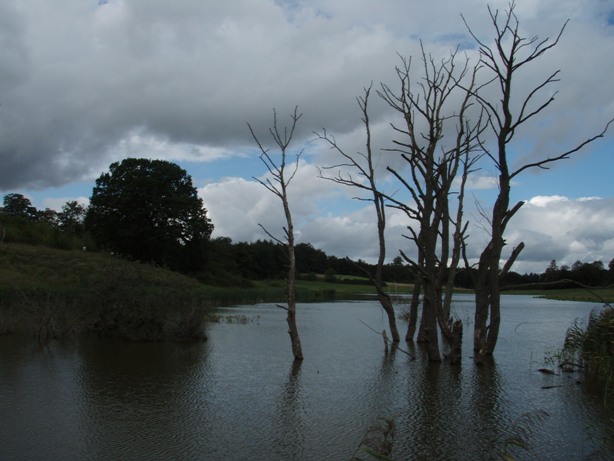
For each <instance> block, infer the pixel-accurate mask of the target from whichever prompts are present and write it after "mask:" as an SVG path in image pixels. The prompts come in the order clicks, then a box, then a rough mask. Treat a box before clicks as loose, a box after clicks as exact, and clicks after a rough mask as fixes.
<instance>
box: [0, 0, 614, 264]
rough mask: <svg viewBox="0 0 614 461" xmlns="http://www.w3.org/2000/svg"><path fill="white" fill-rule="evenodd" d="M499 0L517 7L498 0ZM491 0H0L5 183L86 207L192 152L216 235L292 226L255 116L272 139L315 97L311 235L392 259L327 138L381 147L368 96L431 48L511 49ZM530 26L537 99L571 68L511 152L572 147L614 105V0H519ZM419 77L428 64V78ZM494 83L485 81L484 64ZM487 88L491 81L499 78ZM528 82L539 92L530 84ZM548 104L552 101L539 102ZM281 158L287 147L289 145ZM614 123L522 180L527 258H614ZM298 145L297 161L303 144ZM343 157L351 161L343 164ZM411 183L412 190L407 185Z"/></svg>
mask: <svg viewBox="0 0 614 461" xmlns="http://www.w3.org/2000/svg"><path fill="white" fill-rule="evenodd" d="M489 4H490V6H491V8H492V9H493V11H494V10H497V9H499V10H501V11H502V10H505V9H506V8H507V7H508V5H509V3H508V2H507V1H498V0H493V1H491V2H490V3H489ZM486 5H487V4H486V2H481V1H477V0H439V1H437V2H426V1H424V0H385V1H381V0H378V1H375V0H351V1H350V0H311V1H309V0H225V1H221V0H220V1H212V0H211V1H202V0H182V1H178V2H169V1H167V0H64V1H62V2H51V1H48V0H26V1H21V2H11V1H5V0H0V194H2V195H5V194H8V193H13V192H15V193H21V194H24V195H25V196H27V197H28V198H30V200H31V201H32V203H33V205H34V206H36V207H37V208H38V209H44V208H46V207H49V208H53V209H56V210H59V209H60V208H61V206H62V205H63V204H64V203H66V202H67V201H69V200H79V201H80V202H82V203H87V200H88V198H89V197H90V195H91V192H92V188H93V186H94V183H95V180H96V178H97V177H99V176H100V175H101V174H102V173H103V172H105V171H108V166H109V164H110V163H112V162H116V161H121V160H122V159H124V158H127V157H144V158H152V159H154V158H155V159H164V160H169V161H172V162H175V163H177V164H179V165H180V166H181V167H182V168H184V169H185V170H186V171H187V173H188V174H190V175H191V177H192V180H193V183H194V185H195V187H197V188H198V191H199V194H200V196H201V197H202V199H203V201H204V204H205V207H206V208H207V210H208V214H209V217H210V218H211V220H212V222H213V224H214V226H215V231H214V236H215V237H217V236H225V237H230V238H231V239H232V240H233V241H236V242H238V241H254V240H257V239H265V238H267V235H266V234H265V233H264V232H263V230H262V229H261V227H260V226H259V224H262V225H263V226H265V227H266V229H267V230H268V231H269V232H270V233H271V234H273V235H279V236H280V237H281V236H282V232H283V231H282V226H283V220H284V218H283V213H282V209H281V204H280V202H279V200H278V198H277V197H275V196H274V195H273V194H271V193H270V192H269V191H267V190H266V189H265V188H264V187H263V186H262V185H261V184H259V183H258V182H257V181H256V179H255V178H259V179H266V174H267V170H266V167H265V166H264V164H263V163H262V162H261V161H260V159H259V157H258V156H259V152H258V149H257V145H256V144H255V142H254V140H253V138H252V137H251V134H250V131H249V129H248V126H247V124H248V123H249V124H250V125H251V126H252V127H253V129H254V132H255V133H256V135H257V136H258V137H259V139H260V140H261V141H262V142H263V143H264V144H265V145H266V146H269V145H270V144H269V141H270V137H269V134H268V129H269V127H271V126H272V123H273V110H275V111H276V113H277V117H278V118H277V119H278V124H279V125H280V127H283V126H285V125H288V124H289V123H290V122H291V120H290V114H291V113H292V111H293V110H294V108H295V107H297V106H298V109H299V112H300V113H302V114H303V116H302V117H301V119H300V120H299V123H298V126H297V131H296V132H295V135H294V138H293V143H292V145H291V149H290V151H289V154H290V155H291V156H292V155H295V154H296V153H298V152H302V155H301V157H300V162H299V168H298V171H297V174H296V176H295V177H294V178H293V180H292V182H291V184H290V202H291V203H290V206H291V209H292V212H293V216H294V220H295V227H296V232H297V241H298V242H307V243H311V244H312V245H313V246H314V247H316V248H319V249H321V250H323V251H325V252H326V253H327V254H332V255H336V256H339V257H344V256H349V257H351V258H355V259H357V258H361V259H363V260H367V261H373V260H374V258H375V257H376V255H377V250H378V249H377V245H376V241H375V238H376V230H375V215H374V210H373V208H372V207H371V206H370V204H369V203H368V202H366V201H362V200H356V199H353V197H354V196H356V194H357V191H356V190H352V189H347V188H342V187H340V186H339V185H337V184H335V183H334V182H332V181H327V180H324V179H321V178H318V167H323V166H332V165H335V164H336V163H337V162H338V157H336V156H335V154H334V152H332V151H331V150H330V149H329V146H327V145H326V143H323V142H322V141H318V140H317V139H316V138H317V137H316V135H315V134H314V133H322V132H323V130H324V129H325V130H326V132H327V133H328V134H331V135H334V136H335V139H336V141H337V143H338V144H339V145H340V146H341V147H342V148H343V149H344V151H345V152H348V153H356V152H364V146H365V133H364V126H363V124H362V121H361V116H362V114H361V113H360V110H359V107H358V105H357V102H356V98H357V97H360V96H362V95H363V91H364V88H365V87H368V86H369V85H371V84H372V85H373V88H374V90H377V89H380V88H381V86H380V85H381V84H386V85H388V86H389V87H391V88H393V89H398V88H399V83H398V78H397V75H396V71H395V68H396V67H397V66H400V65H401V64H402V61H401V58H410V57H411V58H412V68H411V71H412V76H414V78H416V79H417V80H416V81H418V79H419V78H420V70H421V67H420V57H421V55H420V44H421V43H422V45H423V46H424V49H425V51H426V52H427V53H429V54H430V55H431V56H433V57H434V59H436V60H437V61H439V60H441V59H444V58H445V57H447V56H449V53H450V52H451V51H452V50H454V49H456V48H457V47H458V49H459V58H458V59H461V60H462V59H465V57H466V58H467V59H468V60H469V61H470V62H472V63H474V62H476V61H475V60H476V58H477V47H476V44H475V41H474V40H473V39H472V37H471V36H470V34H469V33H468V31H467V27H466V26H465V23H464V22H463V19H462V17H461V15H462V16H463V17H464V18H465V20H466V22H467V23H468V24H469V26H470V27H471V30H472V31H473V32H474V34H475V35H476V36H478V37H479V38H480V40H482V41H483V42H485V43H492V39H493V37H494V30H493V26H492V23H491V21H490V17H489V15H488V10H487V7H486ZM515 12H516V14H517V16H518V19H519V21H520V27H521V31H522V32H523V33H524V35H525V36H526V37H529V38H530V37H534V36H538V37H539V39H546V38H550V39H552V38H554V37H556V36H557V35H558V32H559V31H560V29H561V27H562V26H563V24H564V23H565V21H566V20H569V23H568V24H567V26H566V28H565V31H564V34H563V36H562V37H561V40H560V42H559V44H558V45H557V47H556V48H554V49H552V51H550V52H549V53H547V54H545V55H543V57H541V58H540V59H539V60H536V61H534V63H533V64H532V65H530V66H527V68H526V69H525V70H523V72H522V73H521V74H519V75H518V79H517V80H516V83H515V87H514V88H515V91H517V94H518V95H526V92H527V91H530V89H531V88H534V87H535V85H536V84H538V83H539V82H541V81H543V80H544V79H545V78H547V77H548V76H549V75H550V74H551V73H552V72H554V71H557V70H560V73H559V74H557V80H558V81H557V82H555V83H554V84H553V85H549V86H547V87H546V88H545V89H544V91H543V92H541V93H539V96H537V97H536V101H544V100H545V99H547V98H549V97H550V96H552V95H554V97H555V99H554V101H553V102H552V104H551V105H550V106H548V108H547V110H546V111H545V112H544V113H543V116H540V117H538V118H536V119H534V120H532V123H530V124H527V126H525V127H524V129H523V130H520V131H519V132H518V133H516V138H515V139H516V140H517V142H515V143H514V145H513V146H512V147H513V148H512V152H511V154H510V155H511V157H510V158H511V163H512V164H513V165H521V164H522V162H526V161H527V160H529V159H531V160H533V159H539V158H545V157H546V156H548V155H553V154H557V153H560V152H561V151H565V150H567V149H569V148H571V147H573V146H575V145H576V144H578V143H580V142H582V141H584V140H585V139H587V138H589V137H591V136H593V135H595V134H597V133H599V132H601V130H602V129H603V128H604V126H605V125H606V123H607V121H608V120H610V119H612V118H613V117H614V83H612V75H614V59H613V58H614V1H612V0H556V1H555V0H517V2H516V9H515ZM414 73H415V75H414ZM482 78H485V77H482ZM487 91H488V90H487ZM523 91H524V93H523ZM539 98H542V99H539ZM369 118H370V121H371V128H372V134H373V146H374V150H375V152H376V156H377V158H378V166H379V170H378V171H379V172H380V175H379V177H380V181H381V182H382V184H383V187H384V188H387V190H388V191H400V192H398V193H399V194H402V187H401V186H400V185H399V184H398V183H395V182H394V180H393V178H391V177H390V175H386V169H385V166H387V165H391V166H393V167H394V168H399V171H402V169H403V166H402V163H400V162H399V159H398V156H397V157H395V156H394V155H392V154H391V153H390V152H389V151H387V150H386V149H389V148H390V147H391V146H392V141H393V139H394V138H395V135H394V133H393V132H392V130H391V123H398V121H399V119H398V114H396V113H395V112H394V111H392V110H391V109H390V107H389V106H388V105H387V104H386V103H385V102H384V101H382V100H381V98H378V97H377V95H376V94H375V91H373V93H372V95H371V99H370V101H369ZM270 152H271V153H272V154H274V153H275V150H271V151H270ZM613 154H614V126H613V127H611V129H610V131H609V133H607V135H606V136H605V137H604V138H603V139H599V140H598V141H596V142H595V143H593V144H592V145H591V146H589V147H588V148H586V149H583V150H582V151H581V152H579V153H577V154H574V155H573V157H572V158H570V159H567V160H563V161H561V162H558V163H556V164H552V165H551V167H550V168H549V169H548V170H543V169H537V170H529V171H526V172H524V173H523V174H521V175H519V176H518V177H516V178H515V181H514V183H513V189H512V201H513V202H516V201H521V200H522V201H525V205H524V206H523V207H522V208H521V209H520V211H519V212H518V214H517V215H516V216H515V217H514V219H513V220H512V221H511V223H510V224H509V226H508V232H507V242H508V246H507V248H508V252H509V251H511V248H513V246H515V245H517V244H518V243H519V242H521V241H523V242H524V243H525V245H526V246H525V249H524V251H523V252H522V253H521V255H520V257H519V259H518V261H517V263H516V265H515V266H514V269H515V270H516V271H518V272H521V273H524V272H543V270H545V268H546V267H547V266H548V264H549V262H550V261H551V260H552V259H555V260H556V261H557V263H558V264H559V265H563V264H567V265H570V266H571V265H572V264H573V263H574V262H575V261H577V260H580V261H585V262H592V261H595V260H601V261H603V262H604V263H605V264H606V266H607V264H608V262H609V261H610V260H612V259H613V258H614V193H613V192H614V187H613V181H612V172H613V171H614V157H613ZM292 158H293V157H292ZM333 171H334V170H333ZM494 174H495V168H494V166H493V165H492V164H489V163H488V162H482V163H481V164H480V169H479V171H477V172H476V173H475V175H474V176H473V177H472V178H471V181H470V183H469V188H468V191H467V203H466V218H467V219H468V220H469V221H470V226H469V256H470V257H471V258H475V257H477V255H478V254H479V252H480V251H481V249H482V247H483V245H484V243H485V242H486V240H487V235H486V234H485V231H484V227H485V226H484V224H485V222H484V218H483V217H482V215H481V213H480V209H489V208H490V207H491V206H492V201H493V200H494V197H495V194H496V188H497V184H496V180H493V175H494ZM399 196H401V195H399ZM408 225H411V222H409V221H408V220H407V218H406V217H405V215H404V214H402V213H400V212H399V211H398V210H395V209H389V210H388V229H387V236H388V258H389V260H391V259H392V258H394V257H395V256H398V255H399V250H403V251H404V252H405V253H407V254H409V255H413V254H415V249H414V248H413V245H412V243H411V242H410V241H409V240H408V239H407V238H405V237H404V235H407V233H408V230H407V226H408Z"/></svg>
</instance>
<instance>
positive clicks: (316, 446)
mask: <svg viewBox="0 0 614 461" xmlns="http://www.w3.org/2000/svg"><path fill="white" fill-rule="evenodd" d="M468 301H470V300H469V299H465V298H462V297H461V298H459V299H458V300H457V302H456V303H455V310H456V313H457V315H459V316H460V317H461V318H467V317H470V314H471V303H470V302H468ZM592 307H594V306H593V305H590V304H583V303H560V302H553V301H546V300H535V299H531V298H526V297H505V298H504V309H503V313H502V316H503V325H502V329H501V339H500V342H499V345H498V349H497V351H496V356H495V360H493V361H492V362H490V363H485V364H484V365H483V366H480V367H476V366H475V365H474V364H473V362H472V361H471V344H470V336H471V335H470V334H466V338H465V339H466V342H465V345H464V347H465V349H464V351H465V354H464V358H463V362H462V364H461V366H459V367H451V366H449V365H448V364H445V363H444V364H440V365H433V364H429V363H428V362H427V361H426V358H425V357H424V356H423V354H421V353H420V349H419V348H418V347H416V348H414V347H413V346H411V345H409V346H408V345H406V344H402V347H403V349H406V348H409V351H410V352H411V353H412V354H413V355H415V356H416V360H413V361H412V360H411V358H410V357H409V356H408V355H407V354H405V353H403V352H402V351H399V350H394V349H392V350H391V351H390V352H389V353H388V354H385V353H384V350H383V344H382V342H381V337H379V336H378V335H376V334H374V333H373V332H372V331H370V330H369V329H368V328H367V327H366V326H365V325H364V323H366V324H367V325H369V326H370V327H372V328H374V329H375V330H376V331H381V330H382V329H383V328H385V325H386V323H387V320H386V316H385V315H383V313H382V312H381V310H380V309H379V308H378V306H377V304H376V303H373V302H351V303H350V302H347V303H346V302H338V303H322V304H304V305H300V306H299V319H298V321H299V327H300V329H301V340H302V342H303V348H304V352H305V356H306V358H305V361H304V362H303V363H302V364H294V362H293V360H292V354H291V351H290V343H289V339H288V336H287V332H286V330H287V327H286V326H285V318H284V316H283V313H282V312H280V311H279V309H277V308H276V307H274V306H273V305H257V306H244V307H237V308H232V309H227V310H226V311H227V313H228V314H241V315H247V316H251V317H254V318H257V319H258V321H256V322H252V323H244V324H236V323H235V324H233V323H219V324H211V325H210V326H209V338H210V339H209V341H207V342H206V343H199V344H164V343H128V342H124V341H112V340H98V339H87V340H85V339H84V340H80V341H72V342H65V343H56V342H54V343H52V344H50V345H49V346H48V347H46V348H44V349H42V350H41V349H40V348H37V347H36V346H34V345H33V344H31V343H29V342H24V341H21V340H19V339H18V338H13V337H3V338H0V418H1V419H0V459H2V460H21V459H23V460H31V459H61V460H70V459H77V460H81V459H93V460H97V459H100V460H103V459H105V460H106V459H124V460H130V459H148V460H150V459H153V460H156V459H158V460H166V459H203V460H218V459H219V460H222V459H223V460H235V459H236V460H242V459H267V460H292V459H295V460H311V459H323V460H324V459H325V460H347V459H349V458H350V457H351V456H352V454H353V453H354V451H355V450H356V447H357V446H358V445H359V444H360V442H361V441H362V438H363V436H364V435H365V433H366V431H367V429H368V428H369V427H370V426H372V425H373V424H374V423H376V422H377V421H378V419H379V418H393V419H394V421H395V425H396V437H395V440H394V450H393V458H394V459H397V460H401V459H427V460H428V459H442V460H447V459H468V460H469V459H471V460H475V459H492V458H493V457H494V456H495V455H496V454H497V453H498V452H500V450H502V449H504V448H505V442H506V440H508V439H509V438H510V435H511V434H513V433H514V427H515V424H517V423H518V421H522V418H523V415H527V414H531V413H532V412H536V411H538V410H540V411H545V412H547V413H548V415H549V416H548V417H547V418H546V419H545V420H544V421H543V423H541V424H540V425H539V427H536V428H534V431H533V436H532V438H531V440H530V442H531V452H530V455H528V454H527V453H526V452H521V451H520V452H518V451H516V452H513V453H514V454H515V455H518V456H519V459H588V458H590V457H591V456H594V455H603V457H604V458H606V459H607V457H608V455H609V456H610V457H614V448H613V447H611V446H610V447H609V448H608V447H607V446H605V445H604V443H603V440H604V439H605V437H606V435H607V434H608V432H607V431H608V413H607V411H606V409H604V408H603V404H602V402H601V401H600V400H599V399H597V398H595V397H594V395H592V394H591V393H590V392H585V390H583V389H582V386H579V385H577V384H576V383H575V378H574V377H568V376H543V375H541V374H539V373H537V372H536V371H535V370H536V369H537V368H539V367H541V366H542V365H543V356H544V353H546V352H548V351H550V350H554V349H556V348H559V347H560V346H561V344H562V340H563V335H564V333H565V330H566V329H567V327H568V326H569V325H570V324H571V322H572V321H573V320H574V319H575V318H577V317H580V318H585V317H586V316H587V315H588V313H589V311H590V309H591V308H592ZM363 322H364V323H363ZM470 328H471V327H470V326H468V327H466V329H467V331H469V330H470ZM544 385H556V386H561V387H554V388H551V389H542V386H544ZM610 410H611V409H610ZM608 450H609V451H608Z"/></svg>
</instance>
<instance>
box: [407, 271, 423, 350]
mask: <svg viewBox="0 0 614 461" xmlns="http://www.w3.org/2000/svg"><path fill="white" fill-rule="evenodd" d="M421 291H422V286H421V284H420V282H419V281H418V280H416V282H415V283H414V288H413V291H412V296H411V304H410V307H409V322H408V324H407V333H406V334H405V341H413V340H414V335H415V334H416V327H417V326H418V308H419V307H420V293H421Z"/></svg>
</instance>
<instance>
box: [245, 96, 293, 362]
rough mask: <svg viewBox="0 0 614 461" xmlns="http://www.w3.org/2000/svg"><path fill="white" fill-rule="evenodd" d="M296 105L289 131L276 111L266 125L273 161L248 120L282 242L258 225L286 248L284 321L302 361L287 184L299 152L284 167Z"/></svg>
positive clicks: (261, 181) (260, 181) (261, 180)
mask: <svg viewBox="0 0 614 461" xmlns="http://www.w3.org/2000/svg"><path fill="white" fill-rule="evenodd" d="M297 111H298V107H295V108H294V113H293V114H292V115H291V120H292V124H291V126H290V130H289V131H288V128H287V127H284V129H283V133H282V132H281V131H280V130H279V127H278V125H277V113H276V112H275V111H273V126H272V127H271V128H269V133H270V134H271V137H272V138H273V141H274V142H275V144H276V145H277V147H278V148H279V150H280V154H281V156H280V159H279V161H276V160H274V159H273V157H272V156H271V155H270V154H269V151H268V149H265V148H264V147H263V145H262V144H261V143H260V141H259V139H258V137H257V136H256V133H255V132H254V130H253V129H252V127H251V125H250V124H249V123H248V124H247V125H248V127H249V130H250V132H251V134H252V137H253V138H254V140H255V141H256V144H258V147H259V148H260V152H261V153H260V160H262V163H264V164H265V165H266V167H267V169H268V170H269V174H270V175H271V177H270V178H266V179H264V180H263V179H258V178H254V179H256V181H258V182H259V183H260V184H262V185H263V186H264V187H266V188H267V189H268V190H269V191H270V192H272V193H273V194H275V195H276V196H277V197H279V199H280V200H281V203H282V206H283V209H284V216H285V218H286V227H284V233H285V242H284V241H282V240H280V239H278V238H276V237H274V236H273V235H272V234H271V233H270V232H269V231H267V230H266V229H265V228H264V226H262V224H260V227H262V229H263V230H264V231H265V232H266V233H267V235H268V236H269V237H271V238H272V239H273V240H275V241H276V242H278V243H281V244H285V246H286V248H287V256H288V286H287V289H288V291H287V298H288V307H287V308H284V309H285V310H286V312H287V322H288V333H289V334H290V341H291V343H292V353H293V355H294V360H303V349H302V346H301V340H300V338H299V334H298V327H297V325H296V257H295V255H294V225H293V223H292V214H291V212H290V204H289V202H288V185H289V184H290V182H291V181H292V179H293V178H294V175H295V174H296V172H297V170H298V163H299V159H300V156H301V154H302V151H301V152H299V153H298V154H297V155H296V159H295V163H294V165H293V167H292V168H291V169H290V170H289V171H288V170H287V169H286V168H287V167H288V165H287V163H286V162H287V150H288V147H289V146H290V143H291V141H292V136H293V135H294V130H295V128H296V124H297V123H298V121H299V119H300V118H301V116H302V114H298V112H297Z"/></svg>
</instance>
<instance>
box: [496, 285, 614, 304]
mask: <svg viewBox="0 0 614 461" xmlns="http://www.w3.org/2000/svg"><path fill="white" fill-rule="evenodd" d="M503 293H504V294H511V295H529V296H535V297H538V298H547V299H556V300H559V301H583V302H593V303H606V302H607V303H610V304H611V303H614V287H607V288H589V289H587V288H565V289H553V290H546V289H540V290H537V289H533V290H509V291H504V292H503Z"/></svg>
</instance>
